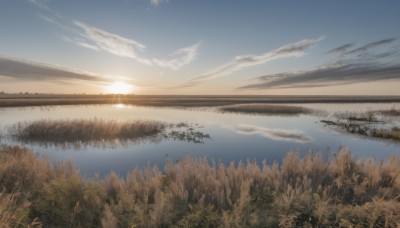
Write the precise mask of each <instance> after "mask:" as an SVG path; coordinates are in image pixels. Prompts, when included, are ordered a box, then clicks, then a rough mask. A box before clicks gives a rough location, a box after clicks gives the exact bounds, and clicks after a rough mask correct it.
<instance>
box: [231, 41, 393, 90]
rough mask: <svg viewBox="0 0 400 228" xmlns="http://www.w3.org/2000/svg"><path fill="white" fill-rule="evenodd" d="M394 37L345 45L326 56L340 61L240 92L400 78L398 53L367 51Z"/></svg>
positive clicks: (267, 78) (270, 78)
mask: <svg viewBox="0 0 400 228" xmlns="http://www.w3.org/2000/svg"><path fill="white" fill-rule="evenodd" d="M395 40H396V39H395V38H388V39H382V40H378V41H374V42H371V43H368V44H365V45H363V46H360V47H356V48H353V46H354V44H352V43H348V44H344V45H341V46H339V47H337V48H334V49H332V50H330V51H328V52H327V53H330V54H334V55H342V57H341V59H340V60H339V61H336V62H333V63H330V64H327V65H323V66H319V67H316V68H313V69H307V70H302V71H297V72H283V73H278V74H269V75H264V76H261V77H257V78H255V80H256V82H255V83H252V84H248V85H244V86H241V87H239V88H237V89H239V90H249V89H255V90H257V89H258V90H260V89H274V88H300V87H320V86H331V85H342V84H352V83H359V82H371V81H381V80H391V79H392V80H393V79H400V62H399V61H398V57H399V55H400V52H399V51H398V50H397V49H393V48H391V50H389V51H385V52H380V53H376V52H371V50H370V49H373V48H376V47H379V46H383V45H387V44H390V43H393V42H394V41H395Z"/></svg>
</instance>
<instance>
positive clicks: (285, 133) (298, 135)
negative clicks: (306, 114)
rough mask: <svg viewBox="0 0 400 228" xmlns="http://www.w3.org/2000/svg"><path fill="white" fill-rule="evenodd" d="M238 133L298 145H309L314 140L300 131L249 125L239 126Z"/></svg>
mask: <svg viewBox="0 0 400 228" xmlns="http://www.w3.org/2000/svg"><path fill="white" fill-rule="evenodd" d="M236 133H238V134H242V135H260V136H262V137H265V138H268V139H271V140H275V141H287V142H296V143H307V142H311V141H312V140H313V138H312V137H311V136H308V135H305V134H304V132H303V131H300V130H287V129H279V128H266V127H259V126H255V125H249V124H239V126H238V127H237V128H236Z"/></svg>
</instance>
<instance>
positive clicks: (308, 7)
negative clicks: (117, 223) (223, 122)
mask: <svg viewBox="0 0 400 228" xmlns="http://www.w3.org/2000/svg"><path fill="white" fill-rule="evenodd" d="M399 22H400V1H394V0H393V1H369V0H353V1H345V0H337V1H317V0H309V1H287V0H283V1H264V0H248V1H245V0H240V1H239V0H201V1H199V0H115V1H108V0H68V1H61V0H1V1H0V34H1V35H0V91H4V92H7V93H18V92H30V93H36V92H38V93H68V94H73V93H87V94H91V93H93V94H100V93H103V94H105V93H119V92H121V93H134V94H157V95H158V94H166V95H167V94H179V95H180V94H181V95H231V94H234V95H400V27H399Z"/></svg>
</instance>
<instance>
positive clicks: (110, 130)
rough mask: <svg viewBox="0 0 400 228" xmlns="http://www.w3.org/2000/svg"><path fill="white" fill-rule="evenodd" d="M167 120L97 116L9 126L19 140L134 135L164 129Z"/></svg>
mask: <svg viewBox="0 0 400 228" xmlns="http://www.w3.org/2000/svg"><path fill="white" fill-rule="evenodd" d="M166 127H167V124H166V123H164V122H159V121H150V120H136V121H115V120H100V119H78V120H37V121H33V122H19V123H16V124H14V125H12V126H11V127H10V128H9V133H10V134H11V136H13V137H15V138H17V139H19V140H48V141H54V142H59V141H67V142H74V141H91V140H105V139H135V138H140V137H146V136H151V135H156V134H159V133H161V132H163V131H164V130H165V129H166Z"/></svg>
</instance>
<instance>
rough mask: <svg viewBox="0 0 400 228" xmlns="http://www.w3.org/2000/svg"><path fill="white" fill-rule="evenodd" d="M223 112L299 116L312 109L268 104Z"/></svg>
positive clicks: (237, 106) (224, 108) (224, 109)
mask: <svg viewBox="0 0 400 228" xmlns="http://www.w3.org/2000/svg"><path fill="white" fill-rule="evenodd" d="M219 110H220V111H221V112H230V113H242V114H258V115H299V114H310V113H312V112H313V110H312V109H309V108H304V107H301V106H287V105H268V104H244V105H232V106H225V107H221V108H219Z"/></svg>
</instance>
